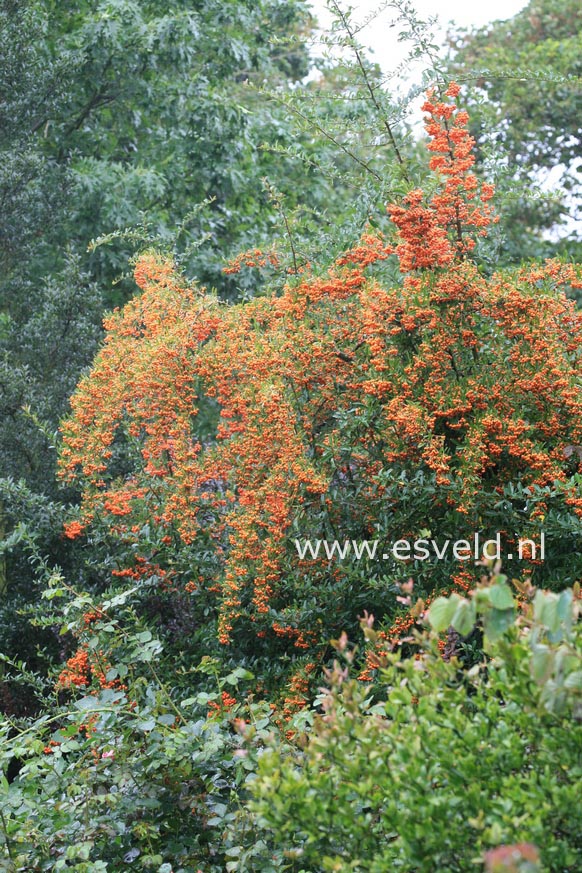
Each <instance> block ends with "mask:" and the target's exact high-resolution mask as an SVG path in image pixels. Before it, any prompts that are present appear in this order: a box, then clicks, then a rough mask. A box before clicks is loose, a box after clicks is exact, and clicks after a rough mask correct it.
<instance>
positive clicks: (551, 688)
mask: <svg viewBox="0 0 582 873" xmlns="http://www.w3.org/2000/svg"><path fill="white" fill-rule="evenodd" d="M524 594H525V598H526V601H527V606H526V607H525V609H524V610H522V612H521V613H520V614H519V616H518V613H517V610H516V609H515V608H514V599H513V596H512V593H511V590H510V588H509V587H508V586H507V584H506V581H505V579H504V577H495V578H494V579H493V580H492V584H489V585H483V586H482V587H480V588H478V589H477V591H476V592H475V593H474V594H473V595H472V597H471V599H470V600H462V599H461V598H459V597H457V596H453V598H449V599H445V598H439V600H438V601H435V603H434V604H433V606H432V607H431V610H430V613H429V619H430V622H431V625H432V629H431V631H430V632H427V633H426V634H425V635H424V636H423V637H422V639H421V640H420V642H421V651H422V654H421V655H420V656H419V657H418V658H417V659H406V660H402V659H400V658H399V656H398V655H388V656H387V657H386V659H385V666H384V668H383V669H382V670H381V671H380V680H379V681H380V687H379V688H376V689H375V699H376V700H378V695H380V697H381V699H382V702H381V703H377V702H376V703H373V702H372V698H371V696H370V686H363V685H362V684H361V683H360V682H358V681H357V680H355V679H352V678H350V677H349V675H348V669H349V662H350V661H351V660H352V655H351V653H350V652H349V651H348V649H347V647H346V644H345V640H342V641H340V645H339V648H340V649H341V650H343V655H344V657H345V658H346V660H347V661H348V666H347V667H346V668H345V669H342V668H341V667H340V665H339V664H338V665H336V668H335V669H334V670H333V671H332V672H331V673H330V676H329V689H328V690H327V691H326V692H325V694H324V696H323V698H322V699H321V704H322V708H323V714H322V715H321V716H319V717H318V718H316V720H315V723H314V725H313V732H312V734H311V736H310V739H309V741H308V743H307V745H306V748H305V750H304V752H297V753H296V754H295V755H294V756H289V752H288V747H286V748H283V749H282V748H281V747H277V746H276V745H275V744H273V746H272V747H271V748H270V749H269V750H268V751H266V752H265V753H264V754H262V755H261V757H260V763H259V775H258V777H257V778H256V779H255V780H254V781H253V783H252V791H253V794H254V798H255V800H254V802H253V809H254V811H255V814H256V815H257V816H258V818H259V822H260V824H261V825H262V827H263V828H264V829H265V832H266V833H269V835H270V841H271V845H272V846H273V847H274V854H275V856H276V858H277V859H278V860H279V861H280V862H281V863H283V866H284V869H287V870H294V871H310V873H311V871H338V873H339V871H341V873H347V871H369V873H386V871H399V870H401V871H405V873H435V871H439V873H468V871H472V870H475V871H479V870H483V869H484V867H483V865H484V859H485V853H486V852H487V851H488V850H491V849H492V848H493V847H499V846H501V845H504V844H505V845H511V844H516V843H522V844H528V843H531V844H533V845H534V846H536V847H537V848H538V849H539V851H540V854H541V863H542V867H541V868H540V867H539V866H538V865H537V864H536V863H535V861H534V862H528V861H527V860H526V857H527V855H528V847H527V846H526V847H525V849H524V856H523V859H524V860H523V865H522V866H520V862H519V861H509V862H508V864H507V865H506V866H499V865H503V863H504V861H503V858H501V860H500V861H499V860H498V857H497V858H496V856H495V855H494V854H491V853H490V855H489V859H488V867H487V869H488V870H493V869H495V870H496V871H497V870H499V869H502V870H513V871H516V873H517V871H522V870H526V869H527V870H538V869H542V870H544V871H552V873H567V871H572V873H573V871H579V870H580V869H581V867H580V864H581V858H582V818H581V817H580V814H579V798H580V793H581V790H582V631H581V627H580V622H579V621H578V620H577V619H578V612H579V599H578V591H577V590H574V592H572V591H571V590H570V591H565V592H563V593H562V594H560V595H558V594H553V593H543V592H541V591H538V592H537V593H535V597H534V592H533V590H528V591H525V592H524ZM475 620H479V621H481V622H482V623H483V625H484V630H485V648H486V652H487V659H486V660H484V661H483V662H482V663H480V664H477V665H476V666H475V667H473V668H472V669H471V670H470V671H469V672H468V673H467V672H463V671H462V670H461V669H460V667H459V662H458V661H457V659H456V658H452V659H451V660H449V661H446V660H444V659H443V657H442V655H441V653H440V651H439V648H438V632H439V631H441V630H443V629H445V628H447V627H448V626H450V625H453V626H454V627H456V628H457V629H458V630H461V631H462V632H463V633H467V630H468V628H469V627H470V626H471V625H472V624H473V623H474V621H475ZM364 629H365V631H366V635H367V636H368V638H373V637H374V631H373V630H371V628H369V627H365V628H364ZM251 778H253V777H251ZM529 849H530V850H531V852H532V857H534V856H535V854H536V853H535V850H534V849H532V847H529ZM501 854H502V855H503V853H501ZM517 856H519V850H518V852H517V855H516V857H517ZM284 859H285V860H286V861H287V865H285V864H284ZM273 863H276V862H275V861H273ZM524 865H525V866H524ZM528 865H529V866H528ZM237 869H239V870H242V869H245V870H246V869H249V870H250V869H251V868H247V867H244V866H243V865H242V864H241V865H239V867H238V868H237ZM267 869H268V868H267Z"/></svg>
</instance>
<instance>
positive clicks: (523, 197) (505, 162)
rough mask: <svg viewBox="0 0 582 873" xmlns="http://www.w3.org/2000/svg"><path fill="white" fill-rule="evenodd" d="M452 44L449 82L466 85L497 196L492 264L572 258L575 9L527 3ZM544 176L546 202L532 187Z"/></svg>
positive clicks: (564, 0)
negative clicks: (499, 231)
mask: <svg viewBox="0 0 582 873" xmlns="http://www.w3.org/2000/svg"><path fill="white" fill-rule="evenodd" d="M450 42H451V46H452V57H451V64H450V69H451V71H452V75H453V76H455V77H458V79H459V80H460V81H465V82H466V89H467V100H468V103H467V106H468V108H469V109H470V113H471V132H472V133H473V135H474V136H475V138H476V139H477V142H478V145H479V151H478V160H479V161H480V162H484V163H485V164H486V165H487V172H488V173H489V174H490V175H491V176H492V178H493V177H494V178H495V181H496V183H497V185H498V188H499V189H500V196H502V197H504V208H503V213H504V219H503V226H504V232H505V233H506V235H507V238H506V241H505V244H504V245H503V247H502V250H500V251H499V252H498V257H501V258H502V259H503V260H504V261H505V262H519V261H520V260H521V259H522V258H526V257H537V256H540V255H542V256H543V255H550V254H551V253H552V252H555V251H556V250H557V251H560V252H563V253H564V254H566V255H568V256H569V257H573V258H577V257H578V256H579V244H578V238H579V235H580V234H579V231H578V232H576V229H575V228H573V226H572V225H573V221H575V220H576V219H577V218H578V217H579V197H580V183H579V173H580V159H581V158H582V127H581V126H580V108H581V106H582V61H581V58H582V8H581V7H580V4H579V3H578V2H577V0H530V2H529V3H528V5H527V6H526V7H525V8H524V9H523V10H522V11H521V12H519V13H518V14H517V15H516V16H514V17H513V18H510V19H507V20H506V21H499V22H495V23H493V24H491V25H487V26H485V27H483V28H481V29H478V30H474V31H469V32H464V33H457V34H454V35H452V36H451V38H450ZM558 167H559V168H560V169H561V173H560V174H559V175H558V176H556V172H555V170H556V168H558ZM550 171H552V179H553V182H554V190H553V192H548V191H547V190H546V192H545V195H544V193H543V190H540V189H539V184H540V183H542V182H543V181H544V180H545V179H546V178H547V177H548V174H549V173H550ZM532 187H533V189H534V192H535V193H534V195H532ZM558 187H559V188H560V189H561V193H557V192H556V190H555V188H558ZM564 224H565V226H564V227H563V228H562V229H561V228H560V225H564ZM556 226H557V228H556V229H557V231H558V233H559V235H560V236H562V237H563V238H564V239H563V241H562V242H560V243H557V244H556V243H552V242H550V241H549V240H550V238H549V237H548V235H547V231H548V230H550V229H551V228H554V227H556Z"/></svg>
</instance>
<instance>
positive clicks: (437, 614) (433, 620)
mask: <svg viewBox="0 0 582 873" xmlns="http://www.w3.org/2000/svg"><path fill="white" fill-rule="evenodd" d="M459 600H460V597H459V596H458V594H453V595H451V597H437V599H436V600H435V601H434V602H433V603H431V605H430V608H429V611H428V620H429V622H430V624H431V627H432V629H433V630H434V631H436V632H437V633H440V632H441V631H444V630H446V629H447V628H448V627H450V625H451V623H452V619H453V616H454V614H455V612H456V611H457V608H458V605H459Z"/></svg>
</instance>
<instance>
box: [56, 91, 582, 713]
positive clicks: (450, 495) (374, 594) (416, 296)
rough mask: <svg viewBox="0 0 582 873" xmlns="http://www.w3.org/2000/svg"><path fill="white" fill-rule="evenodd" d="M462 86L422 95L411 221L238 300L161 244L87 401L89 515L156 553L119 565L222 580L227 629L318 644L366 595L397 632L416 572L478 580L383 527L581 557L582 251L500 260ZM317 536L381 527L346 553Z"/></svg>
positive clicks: (299, 646) (76, 477)
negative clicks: (406, 550)
mask: <svg viewBox="0 0 582 873" xmlns="http://www.w3.org/2000/svg"><path fill="white" fill-rule="evenodd" d="M457 94H458V88H457V86H455V85H452V86H450V87H449V89H448V91H447V92H446V96H443V98H442V99H438V98H437V96H436V95H435V94H430V95H429V99H428V101H427V102H426V103H425V105H424V111H425V112H426V113H427V123H426V129H427V132H428V135H429V142H428V149H429V152H430V167H431V169H432V170H433V172H434V181H433V184H432V190H431V191H428V192H427V191H422V190H418V189H413V190H411V191H410V192H409V193H408V194H407V195H406V196H405V197H404V200H403V202H402V203H401V204H398V205H390V206H389V207H388V212H389V215H390V217H391V220H392V225H391V226H392V233H391V235H390V234H388V235H387V236H383V235H382V234H381V233H380V232H375V231H373V230H372V229H371V228H369V229H368V230H367V231H366V232H365V233H364V234H363V236H362V237H361V239H360V240H359V241H358V243H357V245H355V246H354V247H353V248H352V249H351V250H349V251H346V252H345V253H344V254H343V255H342V256H341V257H339V258H338V259H337V260H336V261H335V263H333V264H332V265H331V266H330V267H329V269H328V270H327V272H325V273H324V274H316V273H314V272H304V273H302V274H295V275H288V276H287V277H285V278H284V279H283V280H282V282H281V287H280V288H279V290H278V291H277V292H273V293H270V294H268V295H265V296H262V297H258V298H255V299H253V300H250V301H248V302H244V303H240V304H237V305H225V304H222V303H220V302H219V300H218V299H217V298H216V296H214V295H213V294H211V293H208V292H206V291H205V289H203V288H200V287H190V286H188V285H187V284H186V283H185V281H184V280H182V278H181V277H180V276H179V275H177V274H176V272H175V271H174V269H173V266H172V264H170V263H168V262H167V261H164V260H162V259H160V258H158V257H157V256H156V255H155V254H151V255H149V256H146V257H142V258H141V260H140V261H139V263H138V264H137V267H136V270H135V278H136V283H137V285H138V287H139V289H140V292H141V293H140V294H138V295H137V296H136V297H135V298H134V299H133V300H131V301H130V302H129V303H128V304H127V305H126V306H125V307H124V308H123V309H121V310H118V311H115V312H113V314H111V315H110V316H109V318H108V319H107V320H106V323H105V327H106V331H107V335H106V338H105V342H104V345H103V348H102V350H101V352H100V353H99V355H98V356H97V358H96V360H95V363H94V365H93V368H92V370H91V372H90V373H89V374H88V375H87V376H86V377H85V378H84V379H83V380H82V381H81V382H80V384H79V386H78V388H77V391H76V393H75V395H74V397H73V399H72V413H71V415H70V417H69V419H68V420H67V421H66V422H65V424H64V426H63V448H62V453H61V473H62V475H63V477H65V478H66V479H68V480H71V481H73V482H77V483H80V484H81V486H82V489H83V499H82V506H81V509H80V513H79V515H78V516H77V517H75V519H74V520H73V521H72V522H71V523H70V524H69V526H68V528H67V535H68V536H71V537H76V536H80V535H81V534H82V533H83V531H85V530H93V531H94V530H95V529H96V528H97V527H100V529H106V530H107V531H108V534H109V535H110V536H111V537H112V538H116V539H117V541H118V542H119V543H121V544H123V548H124V549H125V552H123V551H120V552H119V554H120V555H121V554H122V553H123V554H124V555H125V556H127V555H134V558H133V559H132V560H131V561H130V563H129V564H126V565H123V562H122V561H121V558H120V564H122V566H119V567H117V568H116V570H115V572H116V573H117V574H128V575H132V574H133V575H134V577H135V578H138V579H139V578H142V577H143V576H144V575H148V574H149V576H150V577H151V576H156V577H157V578H158V579H160V580H161V581H162V582H163V583H164V584H168V580H169V579H171V584H173V585H176V586H178V587H179V588H180V587H181V588H182V589H183V588H184V587H186V588H187V590H188V591H190V592H191V593H192V596H193V597H196V596H203V597H204V598H207V597H208V596H211V597H214V598H215V602H216V607H217V612H218V616H219V618H218V636H219V639H220V641H221V642H222V643H225V644H227V643H230V642H232V641H233V640H234V641H235V642H236V643H237V644H239V645H243V644H246V645H247V646H250V647H252V648H253V650H254V651H256V650H257V649H258V648H260V647H261V646H263V647H265V646H266V647H267V648H268V647H269V646H270V651H271V652H275V653H276V652H279V653H281V651H283V650H287V652H288V653H290V654H292V655H293V656H294V657H295V658H301V657H303V656H304V657H308V656H309V655H310V654H311V653H313V651H315V649H316V648H317V647H318V646H319V647H320V650H321V651H322V650H323V649H322V647H325V645H326V644H327V640H329V639H330V637H332V636H335V635H337V633H338V632H339V631H341V630H342V629H344V628H346V627H347V628H349V627H353V625H354V623H355V621H356V617H357V615H358V614H360V613H361V612H362V611H363V609H365V608H367V609H369V610H371V611H374V613H375V615H376V616H377V619H378V620H380V621H384V624H385V634H386V636H392V637H395V636H396V637H397V636H398V635H400V634H401V633H402V631H405V630H406V629H407V628H408V627H410V625H411V624H412V623H413V621H414V616H413V615H410V614H408V615H407V614H406V612H405V606H406V604H405V603H401V602H399V601H397V599H396V597H395V595H397V594H399V593H400V586H401V585H402V583H405V582H406V581H407V580H408V579H409V578H412V579H414V582H415V584H416V590H417V591H418V592H419V593H421V594H423V595H425V596H427V595H429V596H430V595H431V594H432V592H433V591H435V590H441V589H442V590H447V589H448V590H453V589H455V588H456V589H457V590H459V589H460V590H467V589H469V588H470V587H471V586H472V584H473V582H474V579H475V574H476V573H478V568H475V562H474V557H473V555H472V553H471V554H469V555H467V554H466V555H465V556H464V557H463V558H460V559H459V558H458V557H457V556H453V555H452V554H451V550H450V549H449V550H448V551H447V552H446V553H445V554H444V556H443V557H441V558H440V559H437V558H436V557H435V554H434V553H433V551H430V549H429V551H430V554H429V555H428V556H426V555H425V556H424V557H423V556H422V554H420V553H417V552H415V553H414V554H413V553H410V555H409V556H408V560H405V561H402V560H398V559H397V558H396V557H395V556H394V554H393V552H392V551H391V550H390V549H386V548H385V547H384V546H383V545H382V544H384V543H393V542H394V541H395V540H399V539H406V538H410V539H412V540H415V539H417V538H419V537H420V538H422V539H424V540H425V541H426V542H427V543H428V545H429V546H430V548H431V549H432V544H431V540H434V542H435V543H436V544H437V545H438V548H439V550H441V554H442V546H443V543H444V542H445V541H446V540H447V539H450V540H455V539H459V538H466V539H467V540H468V541H470V542H471V543H472V541H473V536H474V534H475V533H477V534H479V535H480V536H481V537H482V539H486V538H487V536H493V535H495V536H496V535H497V534H499V537H500V542H501V543H502V544H503V547H504V550H505V552H507V551H510V552H514V553H515V556H514V557H515V559H516V560H514V565H517V564H518V562H517V556H518V551H517V548H518V544H517V542H516V540H517V539H518V538H519V539H523V538H528V539H529V540H531V541H532V542H531V543H529V545H527V548H524V549H523V550H521V549H520V552H519V555H520V556H521V558H522V561H521V565H520V570H521V569H523V568H524V567H523V565H524V564H527V569H528V571H530V572H531V571H533V572H535V573H536V574H537V575H538V576H539V577H540V579H543V580H544V583H545V584H550V585H552V584H558V582H557V581H556V580H557V579H558V578H559V580H560V583H559V584H561V585H565V584H567V583H568V582H569V581H571V578H570V577H571V575H572V574H575V573H576V572H577V569H578V568H580V567H581V566H582V564H581V559H582V555H581V553H580V549H579V546H578V545H577V541H578V535H579V533H580V529H581V524H580V519H579V517H580V516H581V515H582V497H581V496H580V492H579V483H578V480H577V469H578V466H579V462H580V457H581V456H582V448H580V447H581V446H582V395H581V392H580V377H581V373H582V370H581V363H580V361H581V351H582V316H581V315H580V314H579V313H578V312H577V311H576V309H575V307H574V304H573V303H572V302H571V301H570V300H569V299H568V298H567V296H566V293H565V291H567V290H568V289H569V288H571V287H580V285H581V282H580V278H579V271H578V270H577V269H576V268H575V267H573V266H571V265H565V264H561V263H559V262H557V261H550V262H547V263H545V264H544V265H541V266H533V267H524V268H522V269H518V270H515V271H513V272H511V273H509V272H503V273H496V274H493V275H485V274H484V272H483V270H482V269H480V267H479V264H478V261H477V260H476V257H477V255H476V253H477V252H478V246H477V243H478V240H479V237H481V236H483V235H484V234H486V232H487V226H488V224H489V223H490V222H491V221H493V220H495V216H494V214H493V211H492V207H491V198H492V195H493V190H492V187H491V186H490V185H487V184H482V183H480V182H479V181H478V179H477V177H476V176H475V175H474V173H473V172H472V167H473V163H474V157H473V153H472V148H473V145H474V143H473V140H472V139H471V137H470V135H469V133H468V131H467V115H466V113H465V112H463V111H461V110H459V109H458V108H457V107H456V105H455V104H454V102H452V101H453V100H454V98H455V97H456V96H457ZM274 262H275V261H274V257H273V258H271V263H274ZM153 532H155V533H153ZM542 532H543V533H544V534H545V535H546V552H547V555H546V560H545V562H543V561H542V560H541V556H540V547H541V533H542ZM305 538H311V539H312V541H313V542H312V546H313V548H312V549H307V550H306V549H305V548H304V545H305ZM153 539H155V543H156V545H155V548H153V547H151V543H152V540H153ZM318 540H319V541H323V540H326V541H328V542H327V545H328V546H329V542H331V541H333V540H337V541H338V542H339V543H340V544H341V546H342V547H343V546H344V545H345V543H347V544H348V547H351V545H352V544H353V543H354V542H355V543H356V544H358V543H360V541H361V540H368V541H370V542H371V541H372V540H379V541H380V546H379V548H378V552H377V554H376V556H375V558H374V559H373V558H372V556H371V554H369V553H364V555H365V556H366V555H367V556H366V557H363V558H362V559H361V560H356V559H355V557H354V554H353V550H352V552H351V553H350V552H349V548H348V551H347V552H346V559H345V560H338V555H337V552H336V554H335V556H332V557H330V556H329V554H328V553H327V552H326V550H325V548H324V543H323V542H320V543H319V546H317V541H318ZM550 547H551V548H550ZM300 553H301V554H300ZM350 554H351V560H350ZM384 554H385V555H386V558H385V559H384V558H383V555H384ZM209 555H211V556H212V557H211V558H209ZM415 555H416V557H415ZM135 556H137V557H135ZM559 574H561V575H559ZM401 600H406V598H401ZM204 602H205V603H206V602H207V600H204ZM403 613H404V614H403ZM205 614H207V613H205ZM259 640H261V641H262V642H261V643H259ZM245 641H246V643H245ZM265 651H266V649H265ZM298 681H302V680H300V679H298ZM300 696H301V695H300Z"/></svg>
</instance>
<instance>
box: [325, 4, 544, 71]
mask: <svg viewBox="0 0 582 873" xmlns="http://www.w3.org/2000/svg"><path fill="white" fill-rule="evenodd" d="M340 3H341V5H342V8H343V9H346V8H348V7H351V9H352V10H353V18H354V19H355V20H356V21H364V20H365V19H366V18H367V17H368V16H369V15H371V14H372V13H373V12H374V11H375V10H377V9H378V8H379V7H380V5H381V0H351V2H350V3H347V2H346V0H340ZM311 5H312V8H313V11H314V13H315V15H316V16H317V19H318V21H319V23H320V25H321V27H322V28H323V29H327V28H328V27H329V25H330V23H331V21H332V15H331V13H330V12H329V9H328V4H327V2H326V0H311ZM412 6H413V7H414V9H415V10H416V13H417V15H418V16H419V18H422V19H425V20H426V19H429V18H434V17H437V18H438V22H437V26H436V28H435V36H436V37H437V38H438V39H437V41H438V42H442V41H443V38H444V36H445V34H446V32H447V30H448V28H449V25H450V24H451V23H452V22H454V23H455V24H456V25H457V26H459V27H481V26H483V25H484V24H488V23H489V22H491V21H496V20H499V19H505V18H512V17H513V16H514V15H516V14H517V13H518V12H520V11H521V10H522V9H523V8H524V7H525V6H527V0H487V2H485V3H476V2H475V0H438V2H437V0H413V2H412ZM395 16H396V13H395V11H394V10H393V9H389V8H388V9H385V10H384V11H383V12H381V13H380V14H379V15H378V17H377V18H375V19H374V21H372V22H371V23H370V24H369V25H368V26H367V27H365V28H364V29H363V30H362V31H360V33H359V34H358V38H359V39H360V41H361V42H362V43H363V44H364V45H365V46H366V48H368V49H370V50H371V51H372V52H373V57H374V60H376V61H377V62H378V63H379V64H380V66H381V67H382V68H383V69H384V70H386V71H389V70H392V69H394V67H395V66H397V64H399V63H400V62H401V61H402V60H403V59H404V58H405V56H406V47H405V46H403V44H402V43H401V42H399V41H398V32H399V27H398V26H396V27H395V26H394V25H393V21H394V18H395Z"/></svg>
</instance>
